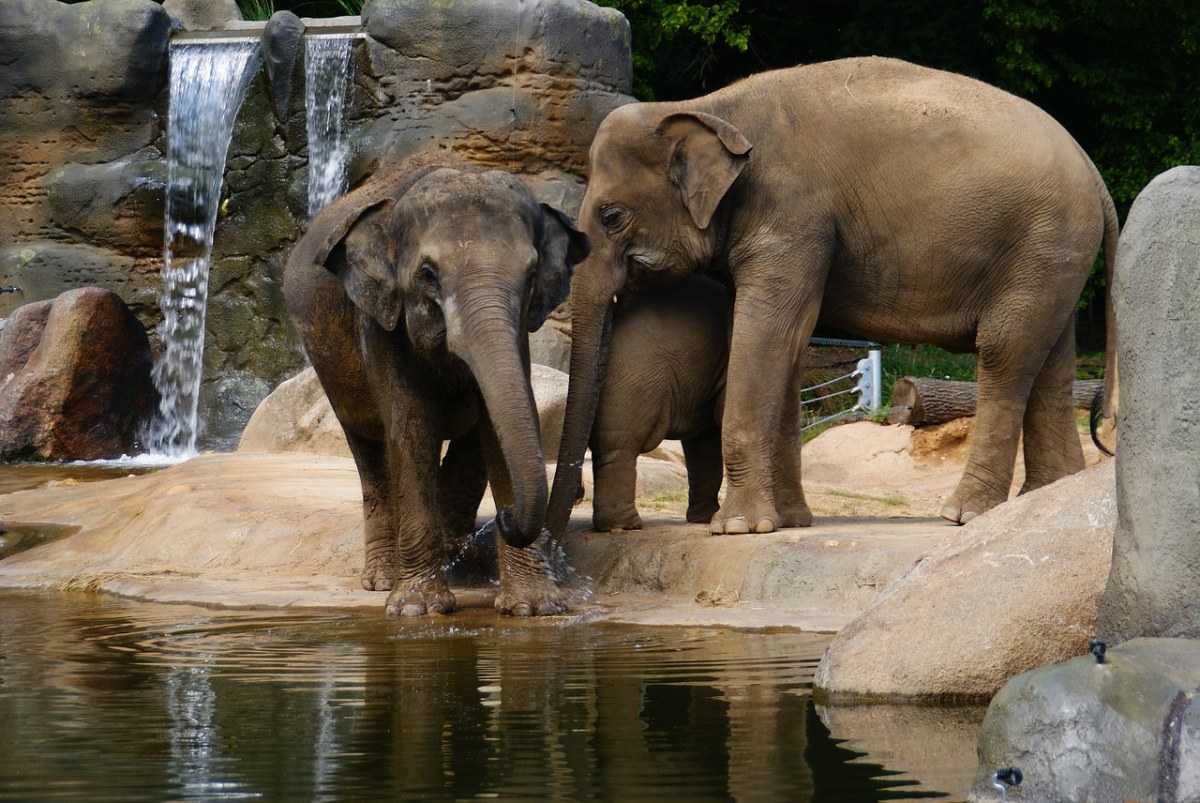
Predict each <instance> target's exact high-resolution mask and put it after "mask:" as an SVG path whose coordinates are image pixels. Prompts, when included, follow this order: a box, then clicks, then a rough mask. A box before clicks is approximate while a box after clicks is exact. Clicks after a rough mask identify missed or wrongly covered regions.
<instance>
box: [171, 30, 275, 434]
mask: <svg viewBox="0 0 1200 803" xmlns="http://www.w3.org/2000/svg"><path fill="white" fill-rule="evenodd" d="M260 61H261V56H260V51H259V43H258V40H257V39H251V38H246V39H221V40H200V39H196V40H182V41H181V40H175V41H172V42H171V47H170V96H169V101H168V104H169V105H168V110H167V209H166V244H165V261H164V265H163V271H162V280H163V289H162V296H161V297H160V299H159V304H160V306H161V307H162V313H163V321H162V324H161V325H160V327H159V334H160V336H161V337H162V342H163V354H162V357H161V358H160V359H159V361H158V363H157V364H156V365H155V366H154V384H155V386H156V387H157V388H158V392H159V394H161V397H162V400H161V402H160V403H159V413H158V417H157V418H156V419H155V421H154V422H153V423H152V424H151V427H150V437H149V445H150V450H151V451H152V452H154V453H157V454H164V455H168V456H172V457H188V456H191V455H193V454H195V452H196V436H197V430H198V428H199V427H198V423H199V422H198V412H197V411H198V406H199V401H200V380H201V377H202V371H203V363H202V359H203V354H204V316H205V310H206V307H207V301H208V269H209V260H210V258H211V256H212V243H213V231H214V229H215V228H216V222H217V210H218V206H219V204H220V197H221V182H222V178H223V176H224V172H225V156H226V152H227V151H228V150H229V142H230V140H231V139H232V137H233V123H234V118H235V117H236V115H237V111H238V108H239V107H240V106H241V105H242V99H243V98H244V97H245V93H246V87H247V85H248V84H249V83H250V78H251V77H252V76H253V75H254V73H255V71H256V70H257V69H258V65H259V63H260Z"/></svg>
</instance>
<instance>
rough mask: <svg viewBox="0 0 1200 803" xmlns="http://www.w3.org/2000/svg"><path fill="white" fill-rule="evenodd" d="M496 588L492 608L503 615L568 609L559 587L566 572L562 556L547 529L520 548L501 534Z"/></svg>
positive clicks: (552, 614)
mask: <svg viewBox="0 0 1200 803" xmlns="http://www.w3.org/2000/svg"><path fill="white" fill-rule="evenodd" d="M498 540H499V548H500V591H499V593H497V594H496V610H498V611H499V612H500V613H502V614H505V615H507V616H554V615H557V614H562V613H566V612H567V611H568V610H569V609H570V602H569V599H568V595H567V592H566V591H564V590H563V589H562V588H561V587H560V585H559V584H560V583H561V582H562V581H563V580H564V579H565V576H564V575H565V574H566V572H567V571H568V568H567V563H566V558H565V556H563V554H562V552H561V548H560V547H559V545H558V542H557V541H555V540H554V538H553V537H552V536H551V535H550V532H549V531H548V530H542V534H541V535H540V536H538V539H537V540H536V541H534V542H533V543H532V544H530V545H529V546H527V547H525V548H524V549H518V548H516V547H512V546H509V545H508V544H506V543H504V539H503V538H502V537H501V538H499V539H498Z"/></svg>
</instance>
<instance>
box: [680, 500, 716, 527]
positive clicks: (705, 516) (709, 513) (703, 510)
mask: <svg viewBox="0 0 1200 803" xmlns="http://www.w3.org/2000/svg"><path fill="white" fill-rule="evenodd" d="M720 508H721V506H720V505H718V504H717V503H716V502H703V503H698V504H694V505H688V509H687V520H688V521H690V522H692V523H694V524H707V523H709V522H710V521H712V518H713V516H715V515H717V511H718V510H720Z"/></svg>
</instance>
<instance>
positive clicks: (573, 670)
mask: <svg viewBox="0 0 1200 803" xmlns="http://www.w3.org/2000/svg"><path fill="white" fill-rule="evenodd" d="M827 642H828V637H826V636H819V635H812V634H803V633H795V632H782V633H747V632H738V631H728V630H720V629H710V628H644V627H632V626H618V625H613V624H603V623H597V622H588V621H586V620H584V619H580V618H565V619H556V620H552V621H534V622H525V621H512V620H506V619H501V618H499V617H497V616H496V615H495V614H494V613H492V612H473V613H465V614H456V615H455V616H453V617H448V618H438V619H432V620H427V621H420V620H419V621H415V622H414V621H399V620H395V619H388V618H387V617H384V616H382V615H379V614H376V613H372V612H363V611H354V612H340V611H336V612H335V611H312V610H307V611H238V610H216V609H207V608H201V607H194V606H186V605H160V604H153V603H143V602H134V601H129V600H123V599H119V598H115V597H110V596H103V595H85V594H66V593H43V592H28V591H21V592H17V591H3V590H0V755H2V756H3V757H4V759H3V761H0V800H31V799H38V800H81V799H87V800H121V801H139V800H242V799H266V800H359V799H367V798H372V799H375V798H378V799H387V800H414V801H416V800H446V801H450V800H474V799H494V800H538V799H556V800H620V801H633V800H656V801H660V800H664V799H670V800H679V801H684V800H687V801H721V800H788V801H804V800H829V801H832V800H853V801H872V800H892V799H900V798H926V797H931V796H933V797H936V796H937V793H936V791H933V792H931V791H930V786H929V781H930V779H929V778H922V779H915V778H912V777H908V776H899V775H896V774H895V773H896V772H897V771H898V770H897V768H896V767H891V766H887V764H886V760H887V756H888V754H889V752H890V751H889V750H887V749H884V750H881V752H880V756H878V757H877V756H873V755H871V754H870V753H869V750H870V749H871V748H869V747H868V748H867V750H866V751H864V750H863V749H862V748H861V747H860V746H859V745H858V744H857V743H856V744H855V747H856V749H855V750H851V749H848V747H849V746H848V745H846V744H842V743H841V742H840V741H839V740H836V739H834V738H832V737H831V734H830V732H829V729H828V728H826V726H825V725H824V724H823V723H822V721H821V719H820V718H819V717H818V716H817V714H816V712H815V709H814V706H813V705H812V700H811V683H812V676H813V671H814V669H815V667H816V663H817V661H818V659H819V657H820V653H821V650H822V649H823V648H824V646H825V644H826V643H827ZM867 736H868V738H867V739H866V742H864V743H869V741H870V739H869V734H867ZM843 738H845V737H843ZM969 752H970V754H973V749H971V750H970V751H969ZM933 760H934V763H935V764H937V763H947V762H948V763H949V765H950V766H943V767H938V768H937V770H936V771H931V772H933V774H935V775H937V776H938V778H937V779H936V780H943V779H949V780H950V784H949V785H950V786H957V787H958V788H956V789H955V788H950V789H947V790H946V791H948V792H950V793H952V794H961V791H962V790H965V789H966V787H967V785H968V784H969V782H970V775H971V772H972V771H973V767H972V766H966V767H962V766H955V765H954V764H955V761H956V760H957V759H954V758H953V757H947V758H946V759H945V761H943V760H942V759H941V758H939V757H937V756H934V758H933ZM959 763H961V761H960V762H959ZM918 780H920V781H922V782H924V786H923V787H922V788H923V789H925V791H923V792H919V791H917V790H916V789H915V788H914V786H915V785H916V784H917V783H918Z"/></svg>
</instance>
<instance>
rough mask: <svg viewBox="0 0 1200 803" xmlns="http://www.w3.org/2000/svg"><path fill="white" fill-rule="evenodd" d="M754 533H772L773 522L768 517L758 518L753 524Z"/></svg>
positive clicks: (773, 528)
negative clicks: (756, 522)
mask: <svg viewBox="0 0 1200 803" xmlns="http://www.w3.org/2000/svg"><path fill="white" fill-rule="evenodd" d="M754 532H756V533H773V532H775V522H773V521H771V520H770V519H759V520H758V524H756V525H754Z"/></svg>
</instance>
